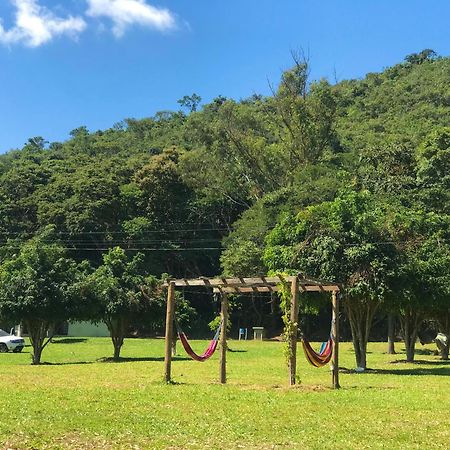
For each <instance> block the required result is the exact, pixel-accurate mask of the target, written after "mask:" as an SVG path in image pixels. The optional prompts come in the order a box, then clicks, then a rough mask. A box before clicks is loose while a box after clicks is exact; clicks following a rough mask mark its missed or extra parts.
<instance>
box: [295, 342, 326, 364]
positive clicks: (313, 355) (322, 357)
mask: <svg viewBox="0 0 450 450" xmlns="http://www.w3.org/2000/svg"><path fill="white" fill-rule="evenodd" d="M302 346H303V351H304V352H305V356H306V359H307V360H308V361H309V362H310V363H311V364H312V365H313V366H314V367H323V366H325V365H326V364H328V363H329V362H330V360H331V355H332V354H333V339H331V338H330V339H328V341H327V342H324V343H323V344H322V348H321V349H320V351H319V353H317V352H316V351H315V350H314V349H313V348H312V347H311V344H310V343H309V342H308V341H307V340H306V339H304V338H303V339H302Z"/></svg>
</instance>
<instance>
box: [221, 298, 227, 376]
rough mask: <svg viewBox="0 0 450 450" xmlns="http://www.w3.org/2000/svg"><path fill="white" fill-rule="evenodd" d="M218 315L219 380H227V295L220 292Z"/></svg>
mask: <svg viewBox="0 0 450 450" xmlns="http://www.w3.org/2000/svg"><path fill="white" fill-rule="evenodd" d="M220 304H221V308H220V316H221V320H222V330H221V332H220V382H221V383H222V384H225V383H226V382H227V326H228V297H227V294H225V293H224V292H221V302H220Z"/></svg>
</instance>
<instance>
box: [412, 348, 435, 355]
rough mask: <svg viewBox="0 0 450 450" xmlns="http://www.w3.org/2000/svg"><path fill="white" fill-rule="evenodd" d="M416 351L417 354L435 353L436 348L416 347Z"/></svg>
mask: <svg viewBox="0 0 450 450" xmlns="http://www.w3.org/2000/svg"><path fill="white" fill-rule="evenodd" d="M414 353H415V354H416V355H427V356H429V355H435V354H436V353H435V351H434V350H430V349H429V348H416V349H415V351H414Z"/></svg>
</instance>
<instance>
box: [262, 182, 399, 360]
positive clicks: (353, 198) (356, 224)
mask: <svg viewBox="0 0 450 450" xmlns="http://www.w3.org/2000/svg"><path fill="white" fill-rule="evenodd" d="M387 240H388V239H387V238H386V230H385V229H384V211H383V207H382V205H380V204H378V203H377V202H376V200H375V198H373V196H371V195H370V194H369V193H368V192H352V191H348V192H344V193H342V194H341V195H340V196H338V197H337V198H336V199H335V200H334V201H331V202H324V203H321V204H319V205H315V206H310V207H308V208H305V209H303V210H301V211H300V212H299V213H298V214H297V215H296V216H292V215H290V216H287V217H286V218H285V219H284V220H282V221H281V222H279V224H278V225H277V226H276V227H275V228H274V229H273V231H271V232H270V233H269V235H268V238H267V247H266V250H265V255H264V260H265V262H266V264H267V265H268V267H269V268H270V269H271V270H273V271H288V272H295V273H298V272H302V273H306V274H308V275H310V276H313V277H317V278H319V279H328V280H332V281H335V282H338V283H341V284H342V295H343V300H344V302H343V304H344V308H345V311H346V313H347V316H348V318H349V322H350V327H351V332H352V339H353V347H354V350H355V358H356V365H357V367H360V368H363V369H365V368H366V365H367V357H366V355H367V342H368V339H369V332H370V329H371V325H372V320H373V317H374V314H375V312H376V311H377V309H378V307H379V306H380V303H381V302H382V301H383V300H384V298H385V295H386V292H387V289H388V284H387V279H388V276H389V273H390V271H391V270H392V265H393V261H394V256H395V249H394V247H393V246H392V245H391V244H389V243H387V242H386V241H387Z"/></svg>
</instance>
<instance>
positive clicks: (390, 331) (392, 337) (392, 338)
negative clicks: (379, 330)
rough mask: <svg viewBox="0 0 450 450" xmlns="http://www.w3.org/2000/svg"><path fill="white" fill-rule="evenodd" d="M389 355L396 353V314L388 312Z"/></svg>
mask: <svg viewBox="0 0 450 450" xmlns="http://www.w3.org/2000/svg"><path fill="white" fill-rule="evenodd" d="M387 352H388V355H395V354H396V352H395V316H394V315H393V314H388V351H387Z"/></svg>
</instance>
